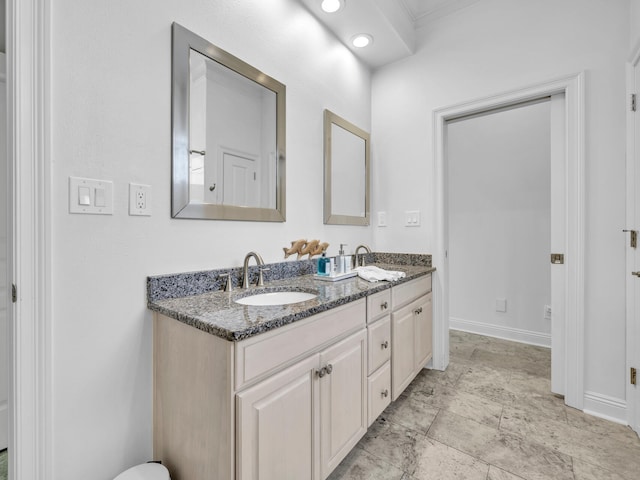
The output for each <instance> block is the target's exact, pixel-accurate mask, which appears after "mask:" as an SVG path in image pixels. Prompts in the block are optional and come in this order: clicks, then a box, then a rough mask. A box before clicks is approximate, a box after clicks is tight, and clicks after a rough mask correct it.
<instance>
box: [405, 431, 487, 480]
mask: <svg viewBox="0 0 640 480" xmlns="http://www.w3.org/2000/svg"><path fill="white" fill-rule="evenodd" d="M488 471H489V465H488V464H487V463H485V462H483V461H481V460H478V459H477V458H474V457H472V456H470V455H467V454H466V453H463V452H461V451H459V450H456V449H455V448H451V447H449V446H447V445H444V444H442V443H440V442H437V441H435V440H431V439H429V440H428V441H427V443H426V446H425V448H424V450H423V451H422V454H421V455H420V457H419V458H418V463H417V467H416V470H415V472H414V473H413V475H412V476H411V478H412V479H415V480H456V479H465V480H486V478H487V473H488Z"/></svg>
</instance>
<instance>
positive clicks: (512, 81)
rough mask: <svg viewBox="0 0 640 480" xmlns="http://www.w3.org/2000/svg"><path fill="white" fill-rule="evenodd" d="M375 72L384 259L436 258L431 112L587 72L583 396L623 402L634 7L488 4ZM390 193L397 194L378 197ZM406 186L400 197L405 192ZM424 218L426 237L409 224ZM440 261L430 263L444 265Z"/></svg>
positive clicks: (594, 2)
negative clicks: (406, 216)
mask: <svg viewBox="0 0 640 480" xmlns="http://www.w3.org/2000/svg"><path fill="white" fill-rule="evenodd" d="M418 37H419V38H418V48H417V52H416V54H415V55H414V56H412V57H410V58H407V59H405V60H402V61H399V62H397V63H395V64H392V65H389V66H387V67H385V68H382V69H380V70H378V71H376V73H375V74H374V78H373V94H372V112H373V118H372V135H373V137H372V138H373V143H372V149H373V150H372V151H373V155H374V158H373V169H374V185H373V189H374V191H376V192H377V194H376V196H375V198H374V200H375V201H374V204H373V206H372V208H373V212H374V215H375V212H376V211H380V210H386V211H387V215H388V217H387V218H388V222H389V227H386V228H376V229H375V231H374V234H375V239H376V240H375V245H376V248H377V249H379V250H382V251H384V250H387V249H390V248H392V249H393V250H398V249H400V250H403V251H412V250H413V251H420V252H431V251H432V250H433V245H434V238H435V232H434V231H433V229H432V228H431V225H433V224H434V212H433V205H434V201H433V200H434V199H433V191H434V177H433V168H434V162H433V138H432V131H433V130H432V128H433V125H432V113H433V111H434V109H437V108H440V107H445V106H450V105H454V104H458V103H461V102H463V101H467V100H473V99H478V98H481V97H486V96H489V95H492V94H496V93H501V92H505V91H508V90H512V89H516V88H521V87H525V86H529V85H532V84H535V83H538V82H542V81H546V80H549V79H554V78H558V77H561V76H565V75H569V74H575V73H577V72H580V71H585V72H586V116H587V121H586V139H585V142H586V144H585V148H586V185H585V188H586V192H585V193H586V195H585V201H586V205H585V207H586V232H585V233H586V251H585V258H586V259H587V261H586V265H585V275H586V291H585V298H586V305H585V307H586V308H585V312H586V313H585V319H584V320H585V329H586V336H585V389H586V390H587V391H589V392H593V393H596V394H601V395H607V396H609V397H611V398H613V399H616V400H619V401H621V402H624V398H625V381H626V371H625V353H624V348H623V346H624V340H625V297H624V291H625V287H624V281H625V261H624V258H625V245H624V236H623V235H622V234H621V232H620V231H621V229H622V228H624V227H623V225H624V220H625V213H624V212H625V193H624V192H625V128H626V127H625V104H626V99H625V95H624V92H625V60H626V57H627V55H628V51H629V3H628V2H626V1H620V2H611V1H605V0H562V1H558V0H540V1H536V2H529V1H525V0H516V1H514V0H483V1H482V2H478V3H476V4H474V5H473V6H471V7H468V8H466V9H464V10H461V11H460V12H458V13H457V14H455V15H452V16H450V17H447V18H444V19H441V20H440V21H439V22H438V23H434V24H431V25H427V26H426V27H425V28H422V29H420V30H419V32H418ZM382 185H392V186H395V187H396V188H393V189H391V188H387V189H382V188H381V186H382ZM398 186H399V187H401V188H397V187H398ZM409 209H420V210H421V211H422V220H423V221H422V227H421V228H413V229H412V228H405V227H403V226H402V225H401V216H402V212H403V211H404V210H409ZM441 261H442V259H439V258H434V262H435V263H436V264H439V263H440V262H441Z"/></svg>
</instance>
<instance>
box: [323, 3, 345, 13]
mask: <svg viewBox="0 0 640 480" xmlns="http://www.w3.org/2000/svg"><path fill="white" fill-rule="evenodd" d="M344 4H345V0H322V3H321V4H320V7H321V8H322V10H323V11H325V12H327V13H335V12H337V11H338V10H342V9H343V8H344Z"/></svg>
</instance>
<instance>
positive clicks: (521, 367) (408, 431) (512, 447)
mask: <svg viewBox="0 0 640 480" xmlns="http://www.w3.org/2000/svg"><path fill="white" fill-rule="evenodd" d="M450 338H451V363H450V365H449V367H448V368H447V371H446V372H438V371H435V370H434V371H429V370H423V371H422V372H421V373H420V374H419V375H418V377H416V379H415V380H414V381H413V382H412V384H411V385H409V387H408V388H407V390H406V391H405V392H404V394H403V395H402V396H401V397H400V398H399V399H398V400H397V401H396V402H395V403H393V404H392V405H390V406H389V408H387V409H386V410H385V412H384V413H383V414H382V415H381V416H380V417H379V418H378V420H377V421H376V422H375V423H374V424H373V425H372V426H371V427H370V428H369V431H368V432H367V434H366V435H365V436H364V438H363V439H362V440H361V441H360V443H359V444H358V445H357V446H356V448H354V449H353V451H352V452H351V453H350V454H349V455H348V456H347V458H345V459H344V461H343V462H342V463H341V464H340V465H339V466H338V468H337V469H336V470H335V471H334V472H333V474H332V475H331V476H330V477H329V480H364V479H367V480H449V479H467V480H476V479H477V480H522V479H525V480H543V479H544V480H565V479H567V480H639V479H640V439H638V436H637V435H636V434H635V433H634V432H633V431H632V430H631V429H630V428H628V427H625V426H622V425H618V424H615V423H612V422H608V421H606V420H601V419H599V418H596V417H592V416H589V415H585V414H583V413H582V412H579V411H577V410H575V409H572V408H569V407H566V406H565V405H564V403H563V401H562V399H560V398H558V397H556V396H554V395H552V394H551V393H549V390H550V381H549V378H550V375H551V371H550V370H551V357H550V351H549V350H548V349H546V348H540V347H532V346H529V345H522V344H519V343H514V342H509V341H505V340H498V339H494V338H489V337H483V336H480V335H472V334H468V333H463V332H456V331H452V332H451V335H450Z"/></svg>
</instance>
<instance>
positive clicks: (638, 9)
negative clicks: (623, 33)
mask: <svg viewBox="0 0 640 480" xmlns="http://www.w3.org/2000/svg"><path fill="white" fill-rule="evenodd" d="M629 2H630V3H631V15H629V24H630V27H631V35H630V47H631V49H632V50H635V49H636V48H637V47H639V46H640V0H629ZM632 53H633V52H632Z"/></svg>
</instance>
